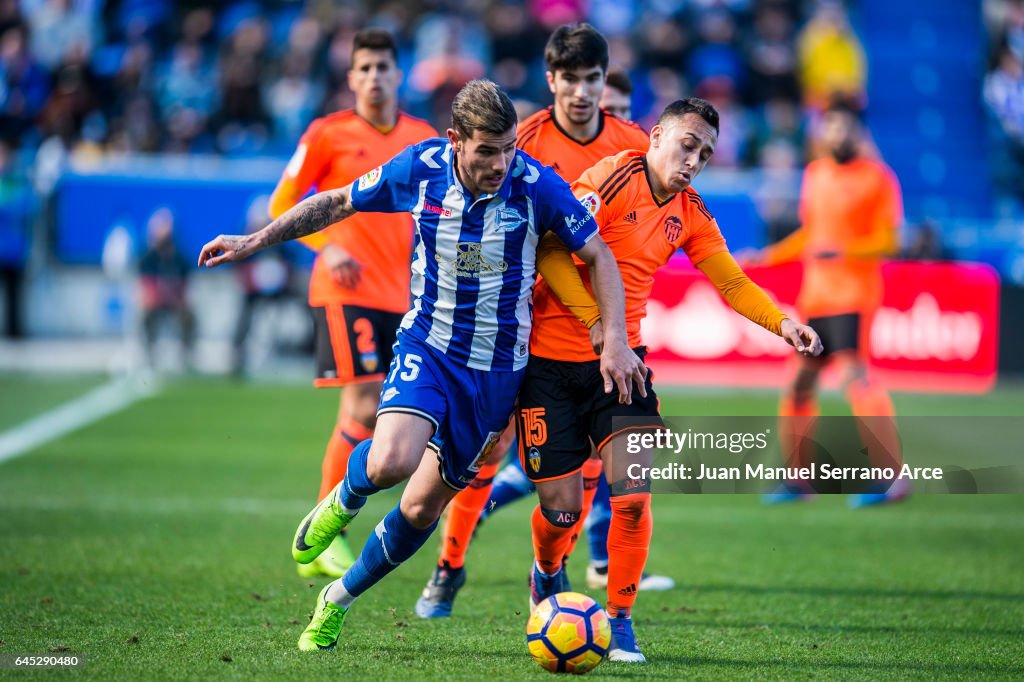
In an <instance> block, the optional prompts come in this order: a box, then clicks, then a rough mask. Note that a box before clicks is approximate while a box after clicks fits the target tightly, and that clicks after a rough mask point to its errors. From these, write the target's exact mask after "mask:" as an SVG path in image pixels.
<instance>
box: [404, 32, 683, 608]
mask: <svg viewBox="0 0 1024 682" xmlns="http://www.w3.org/2000/svg"><path fill="white" fill-rule="evenodd" d="M544 61H545V63H546V65H547V82H548V89H549V90H550V91H551V94H552V95H553V96H554V100H555V101H554V104H553V105H551V106H549V107H547V108H545V109H542V110H541V111H538V112H537V113H535V114H534V115H532V116H530V117H529V118H527V119H526V120H524V121H523V122H522V123H521V124H520V125H519V130H518V138H517V141H516V144H517V146H518V147H519V148H520V149H522V150H523V151H525V152H526V153H528V154H530V156H532V157H533V158H535V159H537V160H538V161H540V162H541V163H543V164H546V165H549V166H551V167H552V168H553V169H554V170H555V172H556V173H558V174H559V175H560V176H561V177H562V178H563V179H565V180H566V181H568V182H572V181H573V180H575V179H576V178H578V177H579V176H580V174H582V173H583V171H585V170H587V169H588V168H590V167H591V166H593V165H594V164H595V163H597V162H598V161H600V160H601V159H603V158H604V157H606V156H612V155H614V154H617V153H619V152H620V151H622V150H624V149H640V150H646V149H647V146H648V144H649V139H648V136H647V134H646V133H645V132H644V131H643V130H642V129H641V128H640V127H639V126H637V125H636V124H634V123H628V122H626V121H625V120H621V119H619V118H616V117H614V116H609V115H607V113H606V112H604V111H603V110H602V109H601V107H600V106H599V101H600V99H601V96H602V93H603V91H604V89H605V74H606V73H607V71H608V43H607V41H606V40H605V38H604V36H602V35H601V33H600V32H599V31H597V30H596V29H595V28H594V27H592V26H590V25H589V24H565V25H562V26H559V27H558V28H557V29H555V31H554V32H553V33H552V34H551V36H550V37H549V39H548V42H547V45H546V47H545V48H544ZM512 436H513V430H512V429H511V428H509V429H507V430H506V432H505V434H503V438H502V440H501V441H499V443H498V445H497V447H495V449H494V452H495V455H496V457H497V458H499V459H497V460H496V461H494V462H487V463H485V464H484V466H483V467H482V468H481V470H480V473H479V475H478V476H477V478H476V479H474V481H473V482H472V483H470V485H469V487H468V488H467V489H466V490H465V491H463V492H462V493H460V494H459V495H458V496H456V498H455V499H454V500H453V501H452V503H451V505H450V506H449V509H448V516H447V518H446V519H445V527H444V534H443V535H442V538H443V539H442V546H441V556H440V558H439V560H438V565H437V566H436V567H435V568H434V574H433V575H432V576H431V578H430V580H429V581H428V582H427V585H426V587H425V588H424V590H423V594H422V595H421V597H420V599H419V600H418V601H417V602H416V613H417V615H419V616H420V617H422V618H443V617H446V616H449V615H451V610H452V605H453V603H454V601H455V595H456V594H457V593H458V591H459V589H460V588H461V587H462V586H463V585H464V584H465V582H466V571H465V561H466V552H467V550H468V549H469V544H470V542H471V541H472V538H473V532H474V531H475V530H476V526H477V523H478V521H479V519H480V515H481V513H484V511H485V509H486V510H487V511H493V509H495V508H497V507H498V506H499V505H504V504H507V503H509V502H512V501H514V500H517V499H519V498H520V497H523V496H525V495H528V494H529V493H530V492H532V491H533V486H532V484H530V482H529V481H528V480H526V477H525V474H523V473H522V468H521V467H522V465H521V464H520V463H519V462H518V458H516V459H513V460H512V461H511V462H510V463H509V464H508V465H507V467H506V470H507V471H508V473H507V474H504V478H503V480H504V481H505V485H504V486H503V487H502V489H501V490H498V491H495V493H494V494H493V495H492V483H493V481H494V480H495V473H496V472H497V471H498V467H499V466H500V463H501V460H500V458H502V457H504V453H505V451H506V450H507V448H508V445H509V442H510V441H512ZM502 473H504V472H502ZM584 477H585V480H586V485H587V491H588V492H587V504H586V505H585V509H584V515H583V516H584V518H585V516H586V511H587V510H589V506H590V505H589V501H590V500H592V499H593V494H594V492H595V490H596V488H597V485H598V481H599V479H600V478H601V462H600V460H598V459H594V460H592V461H591V462H590V463H588V465H587V469H586V471H585V472H584ZM489 500H494V501H493V502H489ZM609 513H610V512H609ZM581 528H582V520H581V522H580V527H579V528H577V529H576V536H575V537H574V540H573V546H575V540H576V538H578V534H579V531H580V529H581ZM601 528H602V526H599V530H600V529H601ZM606 541H607V536H605V537H604V538H597V539H595V542H597V543H600V544H603V543H604V542H606ZM606 553H607V552H605V554H606ZM666 580H667V581H668V582H669V583H671V579H661V580H656V581H655V583H654V584H656V585H657V586H659V587H662V588H663V589H664V586H665V585H666ZM668 586H669V587H671V584H669V585H668Z"/></svg>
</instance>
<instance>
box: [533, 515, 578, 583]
mask: <svg viewBox="0 0 1024 682" xmlns="http://www.w3.org/2000/svg"><path fill="white" fill-rule="evenodd" d="M548 516H553V517H555V519H554V521H555V522H552V520H551V519H549V518H548ZM578 520H579V512H572V511H551V510H548V511H547V514H545V512H544V510H542V509H541V508H540V505H539V504H538V505H537V506H536V507H535V508H534V510H533V516H532V517H531V519H530V524H531V525H532V526H533V555H534V556H535V557H536V558H537V565H538V566H540V570H541V571H543V572H544V573H547V574H548V575H554V574H555V573H558V571H559V569H561V568H562V559H564V558H565V551H566V549H568V548H569V541H570V540H571V539H572V531H573V528H574V527H575V526H576V522H577V521H578ZM556 524H557V525H556Z"/></svg>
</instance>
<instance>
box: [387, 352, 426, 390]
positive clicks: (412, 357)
mask: <svg viewBox="0 0 1024 682" xmlns="http://www.w3.org/2000/svg"><path fill="white" fill-rule="evenodd" d="M422 364H423V358H421V357H420V356H419V355H416V354H415V353H406V354H404V355H396V356H395V359H394V360H392V361H391V373H390V374H389V375H388V383H389V384H392V383H394V382H395V379H396V378H397V379H401V380H402V381H416V377H418V376H419V375H420V366H421V365H422Z"/></svg>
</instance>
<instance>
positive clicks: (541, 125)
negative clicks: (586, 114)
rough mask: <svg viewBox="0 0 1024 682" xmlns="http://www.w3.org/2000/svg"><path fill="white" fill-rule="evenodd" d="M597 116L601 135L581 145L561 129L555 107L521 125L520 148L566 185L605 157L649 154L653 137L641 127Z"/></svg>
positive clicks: (604, 114) (612, 117) (618, 119)
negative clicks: (555, 114) (640, 152)
mask: <svg viewBox="0 0 1024 682" xmlns="http://www.w3.org/2000/svg"><path fill="white" fill-rule="evenodd" d="M597 115H598V116H599V117H600V121H599V125H598V132H597V135H596V136H595V137H594V139H592V140H587V141H585V142H579V141H577V140H575V139H573V138H572V137H570V136H569V134H568V133H566V132H565V131H564V130H563V129H562V127H561V126H559V125H558V122H557V121H556V120H555V117H554V111H553V108H552V107H548V108H547V109H542V110H540V111H538V112H537V113H535V114H534V115H533V116H530V117H529V118H527V119H526V120H524V121H523V122H522V123H521V124H520V125H519V129H518V137H517V139H516V146H517V147H519V148H520V149H522V150H523V151H524V152H526V153H527V154H529V155H530V156H532V157H533V158H535V159H537V160H538V161H540V162H541V163H543V164H544V165H545V166H551V168H553V169H554V171H555V172H556V173H558V174H559V175H560V176H561V177H562V179H563V180H565V181H566V182H572V181H573V180H576V179H577V178H578V177H580V176H581V175H582V174H583V172H584V171H585V170H587V169H588V168H590V167H591V166H593V165H594V164H596V163H597V162H598V161H600V160H601V159H604V158H605V157H608V156H614V155H616V154H618V153H619V152H622V151H626V150H630V149H636V150H639V151H642V152H646V151H647V148H648V146H649V145H650V137H649V136H648V135H647V133H645V132H644V130H643V129H642V128H641V127H640V126H638V125H636V124H635V123H631V122H629V121H623V120H622V119H620V118H617V117H615V116H612V115H611V114H609V113H607V112H605V111H604V110H603V109H601V110H599V111H598V114H597Z"/></svg>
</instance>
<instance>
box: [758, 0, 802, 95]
mask: <svg viewBox="0 0 1024 682" xmlns="http://www.w3.org/2000/svg"><path fill="white" fill-rule="evenodd" d="M793 38H794V35H793V19H792V17H790V15H789V13H788V11H787V10H786V9H785V8H784V7H783V6H781V5H778V4H767V3H765V4H762V5H760V6H759V7H758V9H757V11H756V12H755V14H754V35H753V38H752V40H751V41H750V44H749V45H748V47H747V60H748V62H749V64H750V86H749V92H750V100H751V102H752V103H754V104H758V103H762V102H767V101H769V100H791V101H793V102H799V101H800V84H799V82H798V81H797V77H796V46H795V44H794V39H793Z"/></svg>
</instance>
